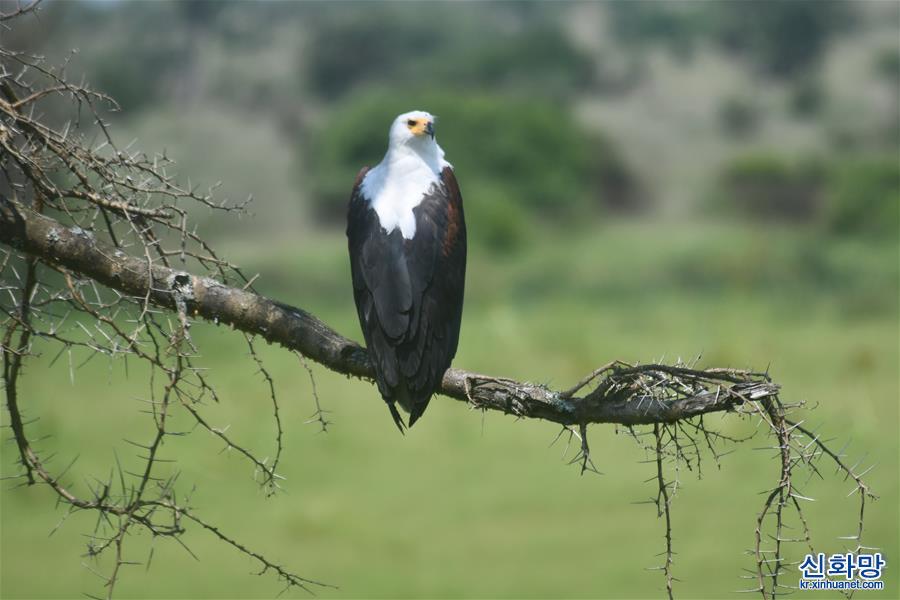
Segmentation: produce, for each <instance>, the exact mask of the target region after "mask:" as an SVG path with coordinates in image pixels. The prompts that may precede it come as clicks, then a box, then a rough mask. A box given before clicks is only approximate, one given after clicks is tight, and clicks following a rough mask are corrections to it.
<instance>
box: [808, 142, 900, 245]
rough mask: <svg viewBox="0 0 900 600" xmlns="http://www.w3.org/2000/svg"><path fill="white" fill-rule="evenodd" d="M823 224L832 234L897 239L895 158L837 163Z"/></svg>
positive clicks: (899, 185)
mask: <svg viewBox="0 0 900 600" xmlns="http://www.w3.org/2000/svg"><path fill="white" fill-rule="evenodd" d="M824 222H825V225H826V227H827V228H828V230H829V231H832V232H834V233H839V234H858V235H866V236H872V235H874V236H878V237H891V236H893V237H894V238H896V237H897V235H898V229H897V224H898V223H900V164H898V163H897V157H896V156H893V157H885V158H874V159H862V160H852V161H848V162H843V161H842V162H841V163H839V164H838V165H837V166H836V167H835V169H834V173H833V174H832V175H831V177H830V186H829V191H828V194H827V198H826V203H825V210H824Z"/></svg>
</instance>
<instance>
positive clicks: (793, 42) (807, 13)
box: [709, 0, 854, 78]
mask: <svg viewBox="0 0 900 600" xmlns="http://www.w3.org/2000/svg"><path fill="white" fill-rule="evenodd" d="M709 8H710V9H711V10H712V11H713V12H712V15H713V18H712V19H711V21H710V25H711V27H712V34H713V37H714V38H715V39H717V40H718V42H719V43H720V44H721V45H722V47H724V48H726V49H727V50H731V51H733V52H736V53H739V54H742V55H744V56H745V57H746V58H747V59H748V60H749V61H750V62H752V63H753V64H755V65H756V66H757V67H758V68H759V69H761V70H762V71H763V72H764V73H766V74H768V75H772V76H775V77H785V78H787V77H793V76H795V75H797V74H800V73H803V72H805V71H807V70H809V69H811V68H813V67H815V66H816V65H817V63H818V62H819V60H820V59H821V57H822V55H823V54H824V52H825V49H826V46H827V42H828V40H829V38H830V37H831V36H832V35H834V34H835V33H837V32H840V31H842V30H844V29H846V28H847V26H848V25H849V24H851V23H852V20H853V19H852V17H853V15H854V13H853V11H852V10H851V8H850V6H849V4H848V3H846V2H843V1H842V0H823V1H820V2H795V1H792V0H762V1H759V2H718V3H715V4H713V5H711V6H710V7H709Z"/></svg>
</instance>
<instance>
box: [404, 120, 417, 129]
mask: <svg viewBox="0 0 900 600" xmlns="http://www.w3.org/2000/svg"><path fill="white" fill-rule="evenodd" d="M406 124H407V125H409V126H410V127H415V126H416V121H415V120H414V119H410V120H409V121H407V122H406Z"/></svg>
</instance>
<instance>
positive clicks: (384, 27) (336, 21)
mask: <svg viewBox="0 0 900 600" xmlns="http://www.w3.org/2000/svg"><path fill="white" fill-rule="evenodd" d="M307 12H308V15H309V18H310V19H311V21H312V22H313V23H314V25H315V26H314V28H313V39H312V41H311V43H310V45H309V47H310V48H314V49H315V52H314V53H312V54H311V56H310V58H311V62H310V68H309V78H310V84H311V88H312V89H313V90H314V91H315V92H316V93H318V94H320V95H321V96H322V97H324V98H326V99H330V100H333V99H336V98H338V97H340V96H342V95H343V94H345V93H347V92H348V91H350V90H353V89H359V88H361V87H365V86H366V85H367V84H371V83H373V82H378V83H379V84H380V85H382V86H383V85H385V84H389V83H394V84H397V85H403V86H410V85H412V86H414V87H415V86H423V85H431V86H436V87H441V88H449V87H450V86H466V87H469V86H471V87H472V88H474V87H475V86H489V87H491V88H493V89H506V90H517V91H525V92H527V91H536V92H539V93H541V94H543V95H547V94H552V95H555V96H558V97H570V96H571V95H572V94H573V93H574V92H576V91H579V90H583V89H585V88H587V87H588V86H589V84H590V83H591V81H592V74H593V64H592V61H591V60H590V58H589V57H588V56H586V55H585V54H584V53H582V52H581V51H580V50H578V49H577V48H576V47H575V46H574V45H573V44H572V42H571V40H570V39H569V36H567V35H566V34H565V32H564V31H563V30H561V29H560V27H559V26H558V24H555V23H547V22H546V20H544V19H542V18H541V15H542V14H543V13H544V12H546V9H544V8H543V7H541V6H539V5H533V4H526V3H499V4H493V5H486V4H482V5H480V6H478V7H466V6H454V7H452V8H450V7H447V6H444V5H442V4H439V3H435V4H425V3H420V4H415V5H410V4H405V3H399V4H390V3H382V4H375V5H367V6H366V10H365V11H361V10H359V11H348V10H334V9H333V7H331V8H329V7H327V6H322V5H312V6H307Z"/></svg>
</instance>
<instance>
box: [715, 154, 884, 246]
mask: <svg viewBox="0 0 900 600" xmlns="http://www.w3.org/2000/svg"><path fill="white" fill-rule="evenodd" d="M716 198H717V200H718V201H720V202H721V205H722V206H725V207H727V208H726V210H728V211H731V212H735V213H737V214H740V215H744V216H749V217H752V218H755V219H761V220H783V221H788V222H794V223H808V224H818V225H820V226H821V227H822V228H823V230H824V231H826V232H828V233H833V234H841V235H861V236H867V237H871V236H875V237H879V238H889V237H891V236H893V237H895V238H896V237H897V236H898V234H900V230H898V224H900V164H898V162H897V160H896V158H895V157H889V156H886V157H877V156H876V157H854V158H841V157H838V158H834V159H832V160H829V161H822V160H818V159H813V158H807V159H801V160H789V159H787V158H784V157H782V156H778V155H775V154H752V155H748V156H744V157H741V158H738V159H737V160H735V161H733V162H732V163H731V164H729V165H727V166H726V167H725V169H724V172H723V175H722V177H721V178H720V189H719V193H718V194H717V196H716Z"/></svg>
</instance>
